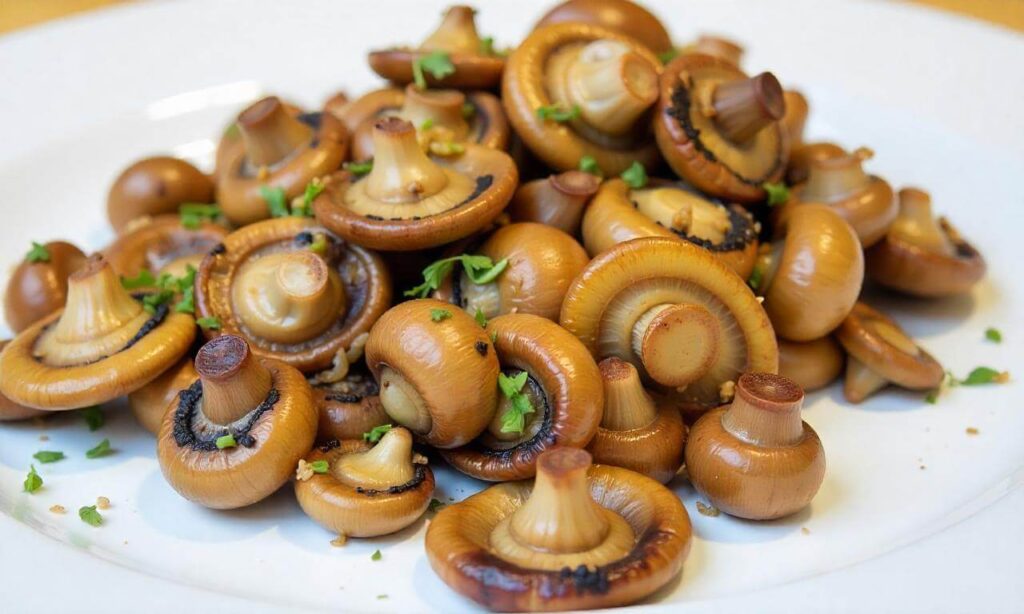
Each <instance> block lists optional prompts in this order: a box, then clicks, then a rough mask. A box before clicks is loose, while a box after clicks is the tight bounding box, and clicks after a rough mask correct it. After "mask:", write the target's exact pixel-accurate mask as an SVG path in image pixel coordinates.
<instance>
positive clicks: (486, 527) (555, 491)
mask: <svg viewBox="0 0 1024 614" xmlns="http://www.w3.org/2000/svg"><path fill="white" fill-rule="evenodd" d="M691 537H692V529H691V526H690V517H689V516H688V515H687V513H686V509H685V508H684V507H683V505H682V503H681V502H680V501H679V498H678V497H676V495H675V494H673V493H672V492H671V491H669V490H668V489H667V488H665V487H664V486H662V485H661V484H659V483H658V482H655V481H654V480H652V479H650V478H648V477H645V476H642V475H640V474H638V473H634V472H632V471H628V470H626V469H621V468H618V467H607V466H603V465H596V466H591V464H590V455H589V454H588V453H587V452H585V451H584V450H579V449H576V448H563V447H560V448H554V449H552V450H549V451H547V452H545V453H544V454H542V455H541V456H540V458H538V459H537V479H536V480H535V481H534V482H533V483H531V482H508V483H505V484H498V485H496V486H492V487H490V488H488V489H487V490H485V491H483V492H481V493H478V494H476V495H473V496H472V497H470V498H468V499H466V500H465V501H462V502H461V503H456V504H454V505H449V506H447V507H445V508H444V509H442V510H441V511H440V512H439V513H438V515H437V516H436V517H434V519H433V521H431V523H430V526H429V527H428V528H427V538H426V549H427V559H428V560H429V561H430V566H431V567H432V568H433V569H434V572H435V573H437V575H438V576H440V577H441V580H443V581H444V582H445V584H447V585H448V586H449V587H451V588H452V589H453V590H455V591H457V592H458V593H461V594H462V595H465V596H466V597H469V598H470V599H472V600H473V601H476V602H477V603H479V604H480V605H482V606H484V607H486V608H489V609H492V610H497V611H503V612H513V611H514V612H525V611H553V610H578V609H579V610H582V609H589V608H603V607H613V606H619V605H626V604H629V603H633V602H635V601H638V600H640V599H642V598H644V597H646V596H648V595H650V594H651V593H653V592H655V591H656V590H658V589H659V588H661V587H663V586H665V585H666V584H667V583H668V582H669V581H670V580H671V579H672V578H674V577H675V576H676V574H678V573H679V571H680V569H682V566H683V561H684V560H685V559H686V555H687V554H688V553H689V550H690V540H691Z"/></svg>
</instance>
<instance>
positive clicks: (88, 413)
mask: <svg viewBox="0 0 1024 614" xmlns="http://www.w3.org/2000/svg"><path fill="white" fill-rule="evenodd" d="M80 413H81V415H82V419H83V420H85V424H86V425H87V426H88V427H89V430H90V431H98V430H100V429H101V428H103V425H104V423H106V418H105V417H104V416H103V412H102V411H101V410H100V408H99V407H96V406H95V405H93V406H92V407H86V408H85V409H83V410H82V411H81V412H80Z"/></svg>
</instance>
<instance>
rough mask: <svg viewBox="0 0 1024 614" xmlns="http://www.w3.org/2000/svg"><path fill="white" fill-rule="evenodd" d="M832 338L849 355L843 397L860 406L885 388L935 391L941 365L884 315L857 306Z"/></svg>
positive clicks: (940, 372) (863, 305)
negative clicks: (892, 386) (892, 385)
mask: <svg viewBox="0 0 1024 614" xmlns="http://www.w3.org/2000/svg"><path fill="white" fill-rule="evenodd" d="M836 338H837V339H839V343H841V344H842V345H843V349H845V350H846V353H847V354H848V355H849V356H848V357H847V360H846V379H845V381H844V385H843V396H845V397H846V400H847V401H850V402H851V403H860V402H861V401H863V400H864V399H866V398H868V397H869V396H871V395H872V394H874V393H875V392H878V391H879V390H881V389H882V388H884V387H886V386H887V385H889V384H895V385H897V386H900V387H903V388H908V389H910V390H929V389H932V388H938V387H939V385H940V384H941V383H942V379H943V377H944V376H945V371H944V370H943V368H942V365H941V364H939V362H938V361H937V360H935V359H934V358H932V355H931V354H929V353H928V352H926V351H924V350H923V349H922V348H921V346H919V345H917V343H916V342H915V341H914V340H913V339H911V338H910V337H909V336H908V335H907V333H906V332H904V330H903V329H902V328H900V325H899V324H897V323H896V322H895V321H894V320H893V319H892V318H890V317H889V316H887V315H885V314H884V313H882V312H880V311H878V310H876V309H873V308H871V307H869V306H868V305H866V304H864V303H857V305H856V306H855V307H854V308H853V311H851V312H850V315H849V316H847V318H846V319H845V320H843V325H842V326H840V327H839V329H838V330H837V331H836Z"/></svg>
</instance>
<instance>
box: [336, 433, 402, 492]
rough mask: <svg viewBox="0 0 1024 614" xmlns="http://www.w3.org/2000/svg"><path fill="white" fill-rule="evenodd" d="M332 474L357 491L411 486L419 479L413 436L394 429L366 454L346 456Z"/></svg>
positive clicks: (337, 461) (342, 457) (338, 461)
mask: <svg viewBox="0 0 1024 614" xmlns="http://www.w3.org/2000/svg"><path fill="white" fill-rule="evenodd" d="M331 473H332V474H333V475H334V476H335V477H336V478H338V479H339V480H340V481H341V482H343V483H345V484H348V485H349V486H352V487H353V488H372V489H375V490H380V489H386V488H390V487H392V486H401V485H402V484H406V483H408V482H409V481H410V480H412V479H413V476H414V475H415V473H416V472H415V468H414V467H413V464H412V434H411V433H409V431H407V430H406V429H403V428H400V427H399V428H393V429H391V430H390V431H388V432H387V433H384V436H383V437H381V439H380V441H379V442H377V445H375V446H373V447H372V448H370V449H369V450H367V451H366V452H357V453H354V454H345V455H344V456H341V457H340V458H338V459H337V460H336V461H335V462H334V464H333V465H332V466H331Z"/></svg>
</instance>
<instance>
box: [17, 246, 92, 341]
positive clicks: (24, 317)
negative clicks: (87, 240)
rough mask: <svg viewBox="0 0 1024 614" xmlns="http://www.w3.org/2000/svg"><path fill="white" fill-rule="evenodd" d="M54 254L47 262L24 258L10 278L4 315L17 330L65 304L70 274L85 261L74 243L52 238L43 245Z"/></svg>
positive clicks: (24, 327)
mask: <svg viewBox="0 0 1024 614" xmlns="http://www.w3.org/2000/svg"><path fill="white" fill-rule="evenodd" d="M43 247H44V248H45V249H46V251H47V252H48V253H49V255H50V257H49V259H48V260H46V261H45V262H29V261H28V259H24V260H22V261H21V262H19V263H18V266H17V268H15V269H14V271H13V272H12V273H11V278H10V279H9V280H7V290H6V291H5V293H4V317H5V318H6V319H7V325H8V326H10V327H11V330H12V331H14V332H15V333H20V332H21V331H23V330H25V329H26V328H28V327H29V325H31V324H32V323H34V322H37V321H39V320H40V319H41V318H43V317H45V316H48V315H50V314H51V313H53V312H54V311H57V310H58V309H60V308H61V307H63V306H64V301H65V300H67V296H68V276H69V275H71V274H72V273H74V272H75V271H77V270H78V269H80V268H81V267H82V265H84V264H85V254H83V253H82V250H80V249H78V248H77V247H75V246H74V245H72V244H70V243H66V242H64V241H50V242H49V243H46V244H45V245H43Z"/></svg>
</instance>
